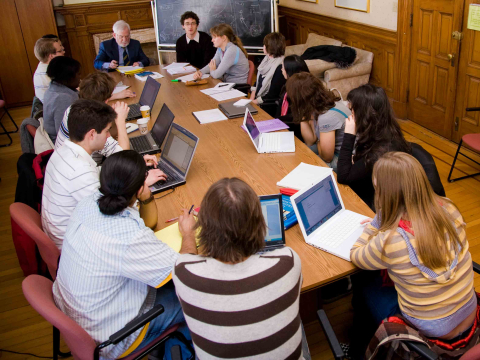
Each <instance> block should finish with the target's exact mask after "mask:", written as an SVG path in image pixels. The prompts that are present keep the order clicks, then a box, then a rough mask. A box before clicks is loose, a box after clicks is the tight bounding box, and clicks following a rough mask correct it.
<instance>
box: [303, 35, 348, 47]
mask: <svg viewBox="0 0 480 360" xmlns="http://www.w3.org/2000/svg"><path fill="white" fill-rule="evenodd" d="M319 45H336V46H341V45H342V42H341V41H339V40H335V39H332V38H329V37H326V36H322V35H318V34H314V33H310V34H308V37H307V42H306V43H305V48H304V51H305V50H307V49H308V48H311V47H313V46H319Z"/></svg>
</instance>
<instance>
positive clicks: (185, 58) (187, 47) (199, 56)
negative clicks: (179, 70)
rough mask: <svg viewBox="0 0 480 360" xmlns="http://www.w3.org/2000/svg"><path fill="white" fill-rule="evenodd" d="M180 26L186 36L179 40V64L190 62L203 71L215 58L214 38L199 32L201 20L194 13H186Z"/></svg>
mask: <svg viewBox="0 0 480 360" xmlns="http://www.w3.org/2000/svg"><path fill="white" fill-rule="evenodd" d="M180 24H182V27H183V29H184V30H185V35H182V36H181V37H179V38H178V40H177V46H176V51H177V62H188V63H190V64H192V65H193V66H196V67H197V68H199V69H201V68H203V67H204V66H206V65H208V63H209V62H210V60H211V59H212V58H213V57H214V56H215V52H216V49H215V47H214V46H213V44H212V38H211V37H210V35H208V34H207V33H204V32H203V31H197V28H198V25H199V24H200V20H199V19H198V16H197V14H195V13H194V12H193V11H187V12H185V13H184V14H183V15H182V17H181V18H180Z"/></svg>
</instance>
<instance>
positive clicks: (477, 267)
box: [472, 261, 480, 274]
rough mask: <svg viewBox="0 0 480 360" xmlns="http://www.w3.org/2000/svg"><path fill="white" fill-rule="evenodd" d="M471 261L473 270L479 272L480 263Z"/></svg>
mask: <svg viewBox="0 0 480 360" xmlns="http://www.w3.org/2000/svg"><path fill="white" fill-rule="evenodd" d="M472 262H473V271H475V272H476V273H477V274H480V264H477V263H476V262H475V261H472Z"/></svg>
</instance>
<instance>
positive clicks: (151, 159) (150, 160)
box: [143, 155, 158, 168]
mask: <svg viewBox="0 0 480 360" xmlns="http://www.w3.org/2000/svg"><path fill="white" fill-rule="evenodd" d="M143 159H144V160H145V164H147V166H151V167H154V168H156V167H157V165H158V160H157V157H156V156H155V155H143Z"/></svg>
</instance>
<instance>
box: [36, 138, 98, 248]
mask: <svg viewBox="0 0 480 360" xmlns="http://www.w3.org/2000/svg"><path fill="white" fill-rule="evenodd" d="M99 175H100V168H99V167H97V164H96V163H95V161H94V160H93V159H92V157H91V156H90V155H89V154H88V153H87V152H86V151H85V149H83V148H82V147H81V146H79V145H77V144H74V143H73V142H71V141H70V140H66V141H65V143H64V144H63V146H62V147H61V148H60V149H58V150H55V151H54V152H53V154H52V156H51V157H50V160H49V161H48V164H47V169H46V171H45V182H44V185H43V195H42V226H43V231H45V233H46V234H47V235H48V236H49V237H50V239H52V240H53V242H54V243H55V245H57V247H58V248H59V249H60V250H62V243H63V236H64V234H65V230H66V228H67V224H68V221H69V219H70V216H71V215H72V213H73V210H74V209H75V206H77V204H78V202H79V201H80V200H82V199H83V198H85V197H87V196H89V195H91V194H92V193H93V192H95V190H97V189H98V188H99V187H100V181H99Z"/></svg>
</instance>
